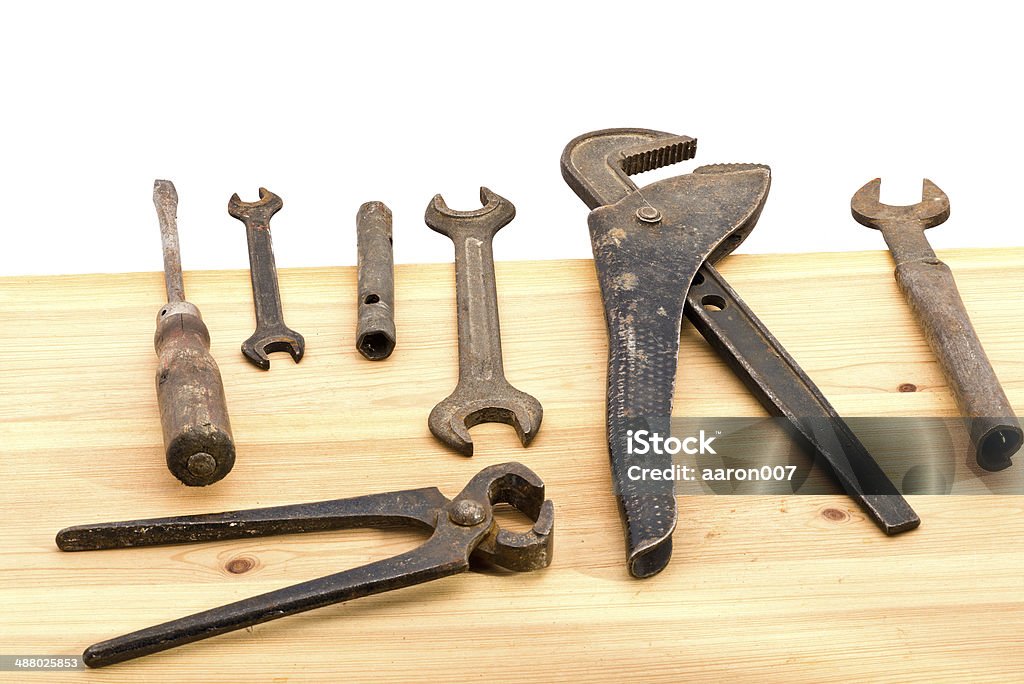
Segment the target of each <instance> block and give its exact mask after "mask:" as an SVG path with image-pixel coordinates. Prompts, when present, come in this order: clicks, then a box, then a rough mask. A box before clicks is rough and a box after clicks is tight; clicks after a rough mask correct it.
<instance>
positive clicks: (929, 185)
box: [850, 178, 949, 230]
mask: <svg viewBox="0 0 1024 684" xmlns="http://www.w3.org/2000/svg"><path fill="white" fill-rule="evenodd" d="M881 189H882V179H881V178H875V179H873V180H870V181H868V182H867V183H865V184H864V186H863V187H862V188H861V189H860V190H858V191H857V192H856V193H855V194H854V196H853V199H852V200H851V201H850V210H851V212H852V213H853V218H854V220H856V221H857V223H859V224H861V225H862V226H867V227H868V228H874V229H875V230H881V229H882V228H883V226H884V225H885V224H886V223H887V222H891V221H917V222H919V224H920V226H921V229H922V230H924V229H927V228H934V227H935V226H937V225H940V224H942V223H945V221H946V219H948V218H949V197H948V196H947V195H946V193H944V192H943V191H942V190H941V189H940V188H939V186H937V185H936V184H935V183H933V182H931V181H930V180H928V179H927V178H925V179H924V180H923V181H922V182H921V201H920V202H918V203H917V204H908V205H905V206H894V205H891V204H883V203H882V202H881V201H879V197H880V195H881Z"/></svg>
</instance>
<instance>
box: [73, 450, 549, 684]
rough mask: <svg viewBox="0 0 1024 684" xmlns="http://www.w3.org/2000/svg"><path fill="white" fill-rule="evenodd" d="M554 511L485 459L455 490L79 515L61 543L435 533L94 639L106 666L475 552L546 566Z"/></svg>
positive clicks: (520, 566)
mask: <svg viewBox="0 0 1024 684" xmlns="http://www.w3.org/2000/svg"><path fill="white" fill-rule="evenodd" d="M497 504H507V505H509V506H511V507H512V508H515V509H516V510H518V511H520V512H521V513H523V514H524V515H526V516H527V517H528V518H529V519H530V520H531V521H533V525H532V526H531V528H530V529H529V530H527V531H523V532H520V531H512V530H508V529H504V528H502V527H501V526H500V525H499V524H498V521H497V520H496V519H495V517H494V506H495V505H497ZM554 516H555V508H554V504H552V503H551V501H550V500H548V499H546V498H545V497H544V481H543V480H541V479H540V478H539V477H537V475H536V474H534V472H533V471H532V470H530V469H529V468H527V467H525V466H523V465H521V464H519V463H503V464H501V465H494V466H490V467H488V468H484V469H483V470H482V471H480V472H479V473H478V474H477V475H476V476H475V477H474V478H473V479H472V480H470V482H469V484H467V485H466V487H465V489H463V490H462V492H461V493H460V494H459V495H458V496H456V497H455V498H454V499H449V498H448V497H446V496H444V495H443V494H442V493H441V492H440V491H438V490H437V489H436V488H435V487H424V488H422V489H409V490H405V491H401V492H388V493H386V494H371V495H369V496H357V497H355V498H351V499H336V500H334V501H320V502H317V503H306V504H295V505H291V506H276V507H274V508H256V509H250V510H245V511H231V512H228V513H213V514H208V515H187V516H179V517H174V518H152V519H148V520H128V521H125V522H112V523H99V524H96V525H79V526H76V527H68V528H65V529H63V530H61V531H60V532H58V533H57V546H58V548H60V550H61V551H98V550H102V549H125V548H131V547H136V546H156V545H161V544H195V543H199V542H208V541H227V540H229V539H253V538H255V537H269V536H272V535H281V534H301V533H304V532H320V533H323V532H327V531H331V530H343V529H349V528H354V527H379V528H384V527H412V528H416V529H419V530H423V531H426V532H429V533H430V537H429V538H428V539H427V540H426V541H424V542H423V544H421V545H420V546H418V547H416V548H414V549H411V550H409V551H406V552H404V553H401V554H399V555H397V556H394V557H393V558H384V559H381V560H378V561H375V562H373V563H369V564H367V565H363V566H361V567H358V568H352V569H350V570H343V571H341V572H337V573H334V574H332V575H327V576H325V577H321V578H319V579H314V580H309V581H307V582H302V583H300V584H296V585H293V586H290V587H284V588H282V589H276V590H274V591H271V592H268V593H266V594H260V595H259V596H253V597H251V598H247V599H242V600H241V601H236V602H234V603H229V604H227V605H224V606H220V607H219V608H211V609H210V610H206V611H203V612H201V613H196V614H194V615H190V616H188V617H183V618H178V619H177V620H171V621H170V622H165V623H163V624H160V625H156V626H153V627H148V628H146V629H141V630H139V631H137V632H132V633H131V634H125V635H123V636H119V637H114V638H113V639H108V640H107V641H101V642H100V643H98V644H94V645H92V646H90V647H89V648H87V649H86V651H85V653H84V654H83V660H84V661H85V664H86V665H88V666H89V667H105V666H107V665H113V664H114V663H120V662H124V661H126V660H131V659H133V658H139V657H142V656H145V655H149V654H151V653H158V652H160V651H166V650H168V649H171V648H176V647H178V646H183V645H185V644H189V643H192V642H193V641H199V640H200V639H208V638H210V637H215V636H217V635H219V634H225V633H227V632H232V631H235V630H239V629H244V628H247V627H251V626H252V625H258V624H262V623H264V622H267V621H269V620H277V619H279V618H283V617H286V616H289V615H295V614H297V613H302V612H305V611H308V610H314V609H316V608H322V607H324V606H330V605H333V604H336V603H342V602H344V601H350V600H352V599H357V598H360V597H363V596H372V595H373V594H380V593H382V592H386V591H391V590H393V589H401V588H404V587H412V586H415V585H417V584H422V583H424V582H430V581H433V580H437V579H441V578H443V577H449V576H451V575H455V574H458V573H461V572H466V571H467V570H469V569H470V563H471V562H473V564H474V565H483V566H485V567H486V566H496V567H499V568H504V569H506V570H511V571H513V572H530V571H533V570H540V569H543V568H546V567H547V566H548V565H549V564H550V563H551V554H552V548H553V543H554V520H555V518H554ZM125 562H127V560H126V561H125Z"/></svg>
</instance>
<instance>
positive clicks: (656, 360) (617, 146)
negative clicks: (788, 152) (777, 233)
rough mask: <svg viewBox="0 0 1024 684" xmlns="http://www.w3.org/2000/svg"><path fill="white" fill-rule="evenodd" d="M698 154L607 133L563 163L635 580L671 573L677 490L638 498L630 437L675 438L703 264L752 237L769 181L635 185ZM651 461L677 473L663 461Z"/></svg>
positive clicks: (623, 132)
mask: <svg viewBox="0 0 1024 684" xmlns="http://www.w3.org/2000/svg"><path fill="white" fill-rule="evenodd" d="M695 149H696V141H695V140H694V139H693V138H690V137H687V136H677V135H672V134H669V133H662V132H659V131H650V130H645V129H611V130H603V131H596V132H593V133H588V134H585V135H582V136H579V137H577V138H576V139H574V140H573V141H571V142H570V143H569V144H568V145H567V146H566V148H565V151H564V152H563V154H562V159H561V167H562V175H563V177H564V178H565V180H566V182H567V183H568V184H569V186H570V187H571V188H573V190H574V191H576V193H577V195H579V197H580V198H581V199H582V200H583V201H584V202H585V203H586V204H587V205H588V206H589V207H591V208H593V209H594V210H593V211H592V212H591V213H590V217H589V219H588V223H589V225H590V237H591V244H592V247H593V250H594V262H595V266H596V269H597V277H598V283H599V285H600V288H601V295H602V298H603V300H604V307H605V317H606V323H607V326H608V335H609V358H608V412H607V429H608V449H609V454H610V460H611V467H612V477H613V479H614V481H615V485H616V491H617V493H618V497H617V498H618V502H619V508H620V511H621V513H622V516H623V520H624V523H625V527H626V552H627V565H628V568H629V571H630V573H631V574H632V575H633V576H634V577H649V576H651V575H654V574H656V573H658V572H660V571H661V570H662V569H664V567H665V566H666V565H667V564H668V562H669V559H670V558H671V555H672V532H673V530H674V529H675V524H676V500H675V495H674V492H673V483H672V482H667V481H662V482H659V483H653V484H652V483H646V484H645V485H644V491H643V492H641V491H640V490H639V486H638V484H637V483H635V482H632V481H631V480H630V479H629V478H628V477H627V472H628V469H629V467H630V465H632V464H634V463H635V461H636V459H637V457H635V456H631V455H630V454H629V453H628V450H627V434H628V433H629V431H630V430H631V429H633V428H636V427H640V426H641V424H640V423H638V421H643V426H644V427H647V429H650V430H652V431H656V432H662V433H664V434H668V433H669V430H668V424H667V421H668V419H669V418H670V417H671V415H672V395H673V390H674V387H675V378H676V370H677V365H678V355H679V331H680V327H681V325H682V318H683V307H684V303H685V301H686V292H687V289H688V288H689V286H690V282H691V281H692V280H693V278H694V276H695V275H696V273H697V271H698V269H699V268H700V267H701V264H702V263H703V262H704V261H705V259H707V258H708V257H710V256H711V255H712V254H716V255H719V256H720V255H723V254H726V253H728V252H729V251H731V250H732V249H734V248H735V247H736V246H737V245H738V244H739V243H740V242H741V241H742V239H743V237H744V236H745V234H746V231H749V230H750V229H751V228H753V225H754V223H755V222H756V219H757V216H758V215H759V214H760V211H761V208H762V207H763V205H764V202H765V200H766V199H767V195H768V188H769V186H770V182H771V172H770V171H769V169H768V168H767V167H765V166H761V165H753V164H747V165H734V166H716V167H707V168H704V169H700V170H698V171H697V172H694V173H689V174H685V175H682V176H677V177H674V178H668V179H665V180H661V181H656V182H655V183H652V184H650V185H648V186H646V187H644V188H642V189H637V187H636V185H635V184H634V183H633V182H632V181H631V180H630V178H629V175H630V174H633V173H640V172H643V171H648V170H652V169H656V168H659V167H662V166H665V165H667V164H673V163H676V162H679V161H682V160H684V159H689V158H691V157H692V156H693V155H694V152H695ZM656 420H663V421H665V424H664V425H652V424H651V423H652V421H656ZM644 459H645V460H644V463H645V465H646V466H648V467H652V468H665V467H670V466H671V456H670V455H668V454H667V453H666V454H659V455H655V456H654V457H651V456H650V455H648V456H645V457H644ZM653 489H656V491H652V490H653Z"/></svg>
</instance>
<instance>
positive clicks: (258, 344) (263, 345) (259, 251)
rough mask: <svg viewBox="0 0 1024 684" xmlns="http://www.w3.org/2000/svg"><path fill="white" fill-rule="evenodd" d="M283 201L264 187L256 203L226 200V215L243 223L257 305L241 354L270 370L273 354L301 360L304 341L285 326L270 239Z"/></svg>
mask: <svg viewBox="0 0 1024 684" xmlns="http://www.w3.org/2000/svg"><path fill="white" fill-rule="evenodd" d="M283 206H284V202H283V201H282V200H281V198H280V197H278V196H277V195H275V194H274V193H272V192H270V191H269V190H267V189H266V188H260V198H259V200H258V201H256V202H243V201H242V200H241V199H239V197H238V195H237V194H234V195H232V196H231V199H230V200H228V213H229V214H231V215H232V216H233V217H235V218H236V219H238V220H239V221H241V222H242V223H244V224H245V235H246V241H247V242H248V245H249V275H250V277H251V278H252V297H253V302H254V303H255V306H256V331H255V332H254V333H253V334H252V335H251V336H250V337H249V339H247V340H246V341H245V342H243V343H242V354H243V355H244V356H245V358H247V359H248V360H249V361H250V362H251V363H252V364H253V365H255V366H256V367H258V368H262V369H263V370H270V357H269V356H268V354H273V353H274V352H282V351H283V352H288V354H289V355H290V356H291V357H292V359H293V360H294V361H295V363H298V362H299V361H301V360H302V355H303V354H304V353H305V351H306V341H305V340H304V339H303V337H302V335H300V334H299V333H297V332H295V331H294V330H292V329H291V328H289V327H288V326H287V325H285V323H284V311H283V309H282V306H281V291H280V289H279V286H278V282H277V265H276V263H275V262H274V246H273V243H272V242H271V237H270V219H271V218H272V217H273V216H274V214H276V213H277V212H278V211H280V210H281V207H283Z"/></svg>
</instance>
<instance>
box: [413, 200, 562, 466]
mask: <svg viewBox="0 0 1024 684" xmlns="http://www.w3.org/2000/svg"><path fill="white" fill-rule="evenodd" d="M480 203H481V204H483V207H481V208H480V209H474V210H472V211H455V210H453V209H449V208H448V205H446V204H445V202H444V199H443V198H442V197H441V195H435V196H434V199H433V200H432V201H431V203H430V205H429V206H428V207H427V212H426V215H425V217H424V220H425V221H426V223H427V225H428V226H430V227H431V228H432V229H433V230H435V231H437V232H438V233H441V234H442V235H446V236H448V237H449V238H451V240H452V242H453V243H455V291H456V298H457V300H458V326H459V383H458V385H457V386H456V388H455V390H454V391H453V392H452V393H451V395H449V396H448V397H447V398H446V399H444V400H443V401H441V402H440V403H439V404H437V406H435V407H434V409H433V410H432V411H431V412H430V417H429V418H428V420H427V424H428V425H429V427H430V431H431V432H432V433H433V434H434V436H435V437H437V438H438V439H439V440H441V441H442V442H444V443H445V444H447V445H448V446H450V447H451V448H452V449H455V450H456V451H458V452H459V453H461V454H464V455H466V456H472V455H473V439H472V437H470V435H469V428H471V427H473V426H474V425H479V424H480V423H506V424H508V425H511V426H512V427H514V428H515V430H516V433H517V434H518V435H519V439H520V441H521V442H522V443H523V446H524V447H525V446H528V445H529V444H530V442H532V441H533V438H534V437H536V436H537V431H538V430H540V423H541V419H542V418H543V416H544V411H543V408H542V407H541V405H540V402H539V401H537V400H536V399H535V398H533V397H532V396H530V395H529V394H527V393H526V392H521V391H519V390H517V389H516V388H515V387H513V386H512V385H511V384H510V383H509V382H508V380H506V379H505V369H504V366H503V364H502V358H501V329H500V325H499V322H498V289H497V282H496V280H495V275H494V253H493V251H492V248H491V241H492V239H493V238H494V235H495V233H497V232H498V231H499V230H501V229H502V228H503V227H504V226H506V225H508V223H509V222H511V221H512V219H513V218H515V215H516V208H515V206H513V204H512V203H511V202H509V201H508V200H507V199H505V198H504V197H501V196H500V195H496V194H495V193H493V192H491V191H490V190H488V189H487V188H480Z"/></svg>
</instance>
